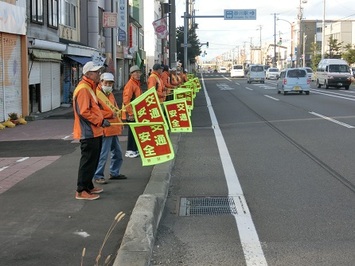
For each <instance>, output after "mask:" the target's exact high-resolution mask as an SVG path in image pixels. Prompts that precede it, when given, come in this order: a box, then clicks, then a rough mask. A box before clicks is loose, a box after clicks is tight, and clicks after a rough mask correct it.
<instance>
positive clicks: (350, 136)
mask: <svg viewBox="0 0 355 266" xmlns="http://www.w3.org/2000/svg"><path fill="white" fill-rule="evenodd" d="M202 80H203V82H202V83H203V84H204V89H205V90H201V91H200V93H199V94H198V95H197V97H196V99H195V107H194V110H193V112H192V124H193V132H192V133H185V134H183V135H182V136H181V139H180V142H179V149H178V153H177V155H176V161H175V166H174V168H173V171H172V181H171V184H170V185H171V186H170V192H169V197H168V200H167V204H166V208H165V210H164V215H163V218H162V220H161V223H160V226H159V229H158V235H157V238H156V242H155V248H154V251H153V257H152V260H151V264H152V265H191V266H192V265H193V266H199V265H201V266H202V265H203V266H206V265H219V266H232V265H280V266H285V265H288V266H289V265H294V266H303V265H304V266H312V265H322V266H327V265H329V266H330V265H349V266H350V265H355V252H354V250H355V230H354V225H355V222H354V221H355V208H354V206H355V165H354V150H355V141H354V137H355V90H354V87H353V86H352V87H351V88H350V90H348V91H346V90H344V89H327V90H326V89H324V88H321V89H318V88H316V87H315V84H312V90H311V92H310V95H305V94H302V95H300V94H289V95H282V94H277V91H276V89H275V81H269V80H267V81H266V82H265V84H256V83H253V84H247V83H246V79H236V78H233V79H231V78H229V75H228V74H214V73H211V74H203V77H202Z"/></svg>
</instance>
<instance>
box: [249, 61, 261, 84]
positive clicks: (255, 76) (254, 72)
mask: <svg viewBox="0 0 355 266" xmlns="http://www.w3.org/2000/svg"><path fill="white" fill-rule="evenodd" d="M252 82H260V83H265V71H264V66H263V65H249V71H248V73H247V83H249V84H250V83H252Z"/></svg>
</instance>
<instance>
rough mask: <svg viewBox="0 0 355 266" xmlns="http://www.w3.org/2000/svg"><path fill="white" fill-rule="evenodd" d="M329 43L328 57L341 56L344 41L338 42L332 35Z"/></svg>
mask: <svg viewBox="0 0 355 266" xmlns="http://www.w3.org/2000/svg"><path fill="white" fill-rule="evenodd" d="M328 45H329V51H327V53H326V57H327V58H341V49H342V45H343V42H338V40H337V39H333V36H330V37H329V40H328ZM328 52H329V53H328Z"/></svg>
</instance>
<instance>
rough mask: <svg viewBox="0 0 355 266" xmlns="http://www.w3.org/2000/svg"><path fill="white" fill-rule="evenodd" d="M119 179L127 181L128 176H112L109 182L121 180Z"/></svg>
mask: <svg viewBox="0 0 355 266" xmlns="http://www.w3.org/2000/svg"><path fill="white" fill-rule="evenodd" d="M119 179H127V176H125V175H121V174H119V175H117V176H114V175H110V177H109V180H119Z"/></svg>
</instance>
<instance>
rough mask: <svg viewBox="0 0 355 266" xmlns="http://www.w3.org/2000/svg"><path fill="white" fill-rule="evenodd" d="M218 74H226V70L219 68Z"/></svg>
mask: <svg viewBox="0 0 355 266" xmlns="http://www.w3.org/2000/svg"><path fill="white" fill-rule="evenodd" d="M218 72H219V73H227V68H225V67H220V68H219V71H218Z"/></svg>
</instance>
